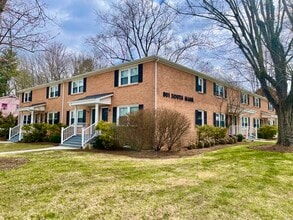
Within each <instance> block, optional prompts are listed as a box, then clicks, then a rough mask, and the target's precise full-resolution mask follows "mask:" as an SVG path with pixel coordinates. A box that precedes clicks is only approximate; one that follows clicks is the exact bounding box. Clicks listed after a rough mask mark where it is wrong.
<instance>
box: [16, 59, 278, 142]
mask: <svg viewBox="0 0 293 220" xmlns="http://www.w3.org/2000/svg"><path fill="white" fill-rule="evenodd" d="M19 96H20V100H21V103H20V109H19V125H18V126H16V127H14V128H12V129H11V131H10V140H12V141H17V140H20V139H21V138H22V129H21V128H22V126H23V125H24V124H33V123H50V124H56V123H63V124H66V126H67V127H66V128H65V129H62V132H61V137H62V138H61V143H62V144H71V145H77V146H84V144H85V143H86V142H87V141H89V140H90V139H91V138H92V137H94V136H95V134H96V133H95V131H94V127H95V125H96V124H97V123H98V121H100V120H104V121H109V122H113V123H119V118H120V117H121V116H124V115H126V114H127V113H129V112H135V111H138V110H141V109H149V110H156V109H159V108H167V109H172V110H176V111H178V112H180V113H182V114H184V115H186V116H187V117H188V118H189V120H190V123H191V125H192V126H191V133H192V132H193V133H195V132H194V127H195V125H198V126H201V125H205V124H208V125H214V126H229V127H230V134H237V133H243V134H244V135H245V136H246V137H249V136H253V134H255V133H256V132H255V130H256V129H255V127H256V128H258V127H259V126H260V125H261V124H267V123H270V124H274V123H277V117H276V114H275V112H274V110H273V109H272V107H271V105H270V104H269V103H268V101H267V99H266V98H264V97H262V96H259V95H257V94H253V93H250V92H248V91H243V90H239V89H238V88H235V87H232V86H230V85H227V84H226V83H224V82H222V81H219V80H217V79H214V78H211V77H209V76H207V75H204V74H202V73H199V72H196V71H194V70H192V69H189V68H186V67H184V66H182V65H179V64H176V63H173V62H170V61H168V60H166V59H163V58H161V57H157V56H151V57H146V58H143V59H139V60H135V61H132V62H128V63H124V64H120V65H117V66H112V67H109V68H105V69H101V70H97V71H93V72H89V73H85V74H82V75H77V76H74V77H71V78H69V79H64V80H60V81H56V82H51V83H48V84H44V85H40V86H36V87H34V88H28V89H25V90H22V91H20V92H19ZM254 136H255V135H254Z"/></svg>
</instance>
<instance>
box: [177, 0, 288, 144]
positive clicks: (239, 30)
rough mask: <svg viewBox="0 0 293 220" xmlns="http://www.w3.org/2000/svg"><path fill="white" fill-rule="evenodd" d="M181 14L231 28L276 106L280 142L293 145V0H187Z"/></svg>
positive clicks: (269, 97) (268, 97)
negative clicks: (205, 19)
mask: <svg viewBox="0 0 293 220" xmlns="http://www.w3.org/2000/svg"><path fill="white" fill-rule="evenodd" d="M185 3H186V4H185V6H186V7H185V9H179V11H180V12H181V13H184V14H189V15H193V16H200V17H204V18H207V19H211V20H213V21H215V22H216V23H217V24H218V25H219V26H220V27H222V28H223V29H225V30H228V31H229V32H230V34H231V35H232V37H233V39H234V41H235V43H236V45H237V46H238V48H239V49H240V51H241V52H242V54H243V55H244V56H245V58H246V59H247V61H248V62H249V64H250V65H251V67H252V69H253V71H254V74H255V76H256V78H257V79H258V80H259V82H260V85H261V88H262V90H263V92H264V94H265V96H266V97H267V99H268V100H269V102H270V103H271V104H272V105H273V106H274V108H275V109H276V112H277V115H278V119H279V128H278V131H279V132H278V143H279V144H281V145H285V146H293V72H292V58H293V50H292V47H293V45H292V44H293V2H292V0H277V1H273V0H255V1H251V0H201V1H196V0H185Z"/></svg>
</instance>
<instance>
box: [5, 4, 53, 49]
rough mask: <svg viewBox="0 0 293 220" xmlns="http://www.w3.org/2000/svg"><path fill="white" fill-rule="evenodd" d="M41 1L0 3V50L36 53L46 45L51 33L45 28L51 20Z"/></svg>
mask: <svg viewBox="0 0 293 220" xmlns="http://www.w3.org/2000/svg"><path fill="white" fill-rule="evenodd" d="M44 8H45V5H44V3H42V2H41V0H26V1H22V0H1V1H0V49H2V48H7V47H10V48H19V49H23V50H26V51H31V52H32V51H34V50H36V48H37V46H39V45H42V44H43V43H46V42H47V41H48V39H49V36H50V35H49V33H46V31H45V30H44V27H45V25H46V23H47V22H49V21H50V19H49V18H48V17H47V15H46V14H45V13H44Z"/></svg>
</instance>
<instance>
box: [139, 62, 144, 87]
mask: <svg viewBox="0 0 293 220" xmlns="http://www.w3.org/2000/svg"><path fill="white" fill-rule="evenodd" d="M138 82H139V83H141V82H143V64H139V65H138Z"/></svg>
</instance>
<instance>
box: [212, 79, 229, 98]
mask: <svg viewBox="0 0 293 220" xmlns="http://www.w3.org/2000/svg"><path fill="white" fill-rule="evenodd" d="M214 95H215V96H220V97H223V98H227V95H226V89H225V87H224V86H222V85H219V84H217V83H214Z"/></svg>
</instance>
